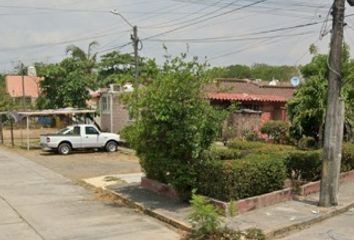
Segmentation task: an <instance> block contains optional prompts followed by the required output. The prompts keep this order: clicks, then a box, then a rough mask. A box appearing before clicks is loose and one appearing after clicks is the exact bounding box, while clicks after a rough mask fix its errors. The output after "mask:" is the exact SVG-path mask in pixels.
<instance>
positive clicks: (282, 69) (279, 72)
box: [209, 64, 298, 81]
mask: <svg viewBox="0 0 354 240" xmlns="http://www.w3.org/2000/svg"><path fill="white" fill-rule="evenodd" d="M209 72H210V73H213V74H214V77H216V78H217V77H219V78H240V79H244V78H245V79H262V80H264V81H271V80H273V79H278V80H280V81H288V80H289V79H290V78H291V77H293V76H294V75H297V74H298V69H297V68H296V67H293V66H271V65H267V64H254V65H252V66H247V65H239V64H237V65H230V66H227V67H223V68H220V67H215V68H213V69H212V71H209Z"/></svg>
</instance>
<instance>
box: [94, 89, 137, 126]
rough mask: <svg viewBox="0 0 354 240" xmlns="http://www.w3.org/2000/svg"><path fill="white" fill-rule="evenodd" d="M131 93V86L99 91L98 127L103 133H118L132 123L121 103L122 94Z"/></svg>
mask: <svg viewBox="0 0 354 240" xmlns="http://www.w3.org/2000/svg"><path fill="white" fill-rule="evenodd" d="M131 91H133V88H132V85H131V84H126V85H124V86H119V85H114V84H112V85H110V88H108V89H101V91H100V96H99V101H98V105H99V112H100V120H99V122H100V127H101V129H102V130H103V131H110V132H114V133H116V132H120V131H121V130H122V129H123V128H124V127H126V126H127V125H129V123H130V122H132V118H131V116H130V114H129V111H128V110H127V109H126V107H125V105H124V104H123V103H122V101H121V98H120V97H121V95H122V94H123V93H124V92H131Z"/></svg>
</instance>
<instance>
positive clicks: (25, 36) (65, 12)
mask: <svg viewBox="0 0 354 240" xmlns="http://www.w3.org/2000/svg"><path fill="white" fill-rule="evenodd" d="M331 3H332V0H287V1H284V0H129V1H128V0H125V1H124V0H56V1H53V0H51V1H49V0H0V33H1V37H0V73H8V72H11V71H12V70H13V68H14V66H15V65H16V64H18V62H19V61H21V62H24V63H25V64H26V65H31V64H33V63H34V62H44V63H53V62H58V61H60V60H61V59H63V58H64V57H65V49H66V47H67V46H68V45H71V44H75V45H77V46H79V47H81V48H82V49H87V46H88V44H89V43H90V42H92V41H97V42H98V43H99V45H98V46H97V47H96V48H95V49H94V51H96V52H98V53H99V55H102V54H105V53H107V52H109V51H113V50H118V51H121V52H123V53H131V52H133V48H132V45H131V44H129V43H130V42H131V40H130V34H131V33H132V27H131V26H130V25H136V26H137V27H138V35H139V38H140V39H141V43H142V44H141V50H140V51H139V54H141V55H142V56H145V57H149V58H155V59H156V60H157V62H159V63H161V62H162V61H163V59H164V56H165V55H172V56H175V55H178V54H180V53H187V54H188V55H189V56H191V57H192V56H198V57H199V58H200V59H203V60H204V59H207V61H208V62H209V64H210V65H211V66H226V65H231V64H247V65H252V64H255V63H267V64H272V65H299V64H305V63H307V62H309V61H310V59H311V56H310V54H309V52H308V47H309V46H310V44H312V43H314V44H315V45H317V46H318V47H319V49H320V51H321V52H323V53H327V52H328V46H329V40H330V29H331V17H330V16H329V10H330V7H331ZM114 9H115V10H116V12H118V13H119V14H121V16H123V17H124V18H125V19H126V20H127V21H128V22H129V24H130V25H128V23H126V22H125V21H124V20H123V19H122V17H120V16H119V15H114V14H112V13H111V11H112V10H114ZM351 14H354V8H350V7H349V5H348V4H347V9H346V15H349V16H347V17H346V23H347V26H346V27H345V33H344V36H345V41H346V42H347V43H348V44H349V46H351V48H352V50H351V52H352V55H353V56H354V51H353V50H354V16H350V15H351Z"/></svg>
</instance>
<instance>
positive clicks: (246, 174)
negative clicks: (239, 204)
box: [196, 154, 287, 201]
mask: <svg viewBox="0 0 354 240" xmlns="http://www.w3.org/2000/svg"><path fill="white" fill-rule="evenodd" d="M196 172H197V174H196V176H197V181H196V188H197V189H198V192H199V193H201V194H203V195H206V196H209V197H214V198H216V199H220V200H225V201H230V200H231V199H234V200H239V199H242V198H247V197H252V196H256V195H260V194H263V193H268V192H272V191H275V190H279V189H282V188H283V184H284V181H285V179H286V176H287V175H286V168H285V164H284V157H283V156H281V155H276V154H251V155H248V156H247V157H245V158H242V159H238V160H235V161H227V162H222V161H215V160H204V161H201V162H200V163H199V167H198V168H196Z"/></svg>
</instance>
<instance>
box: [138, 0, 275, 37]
mask: <svg viewBox="0 0 354 240" xmlns="http://www.w3.org/2000/svg"><path fill="white" fill-rule="evenodd" d="M266 1H268V0H259V1H256V2H253V3H250V4H247V5H244V6H242V7H238V8H235V9H232V10H229V11H226V12H223V13H220V14H217V15H213V16H210V17H208V18H204V19H199V21H196V22H192V23H189V24H185V25H182V26H179V27H176V28H173V29H171V30H167V31H165V32H162V33H158V34H155V35H152V36H149V37H145V38H143V39H141V40H147V39H151V38H154V37H159V36H162V35H165V34H168V33H171V32H175V31H178V30H181V29H184V28H187V27H190V26H193V25H196V24H198V23H201V22H205V21H208V20H211V19H214V18H217V17H220V16H224V15H227V14H230V13H233V12H236V11H239V10H242V9H245V8H248V7H252V6H254V5H257V4H260V3H263V2H266Z"/></svg>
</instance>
